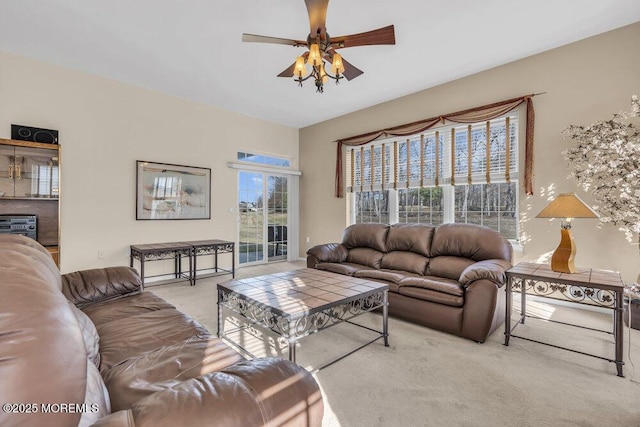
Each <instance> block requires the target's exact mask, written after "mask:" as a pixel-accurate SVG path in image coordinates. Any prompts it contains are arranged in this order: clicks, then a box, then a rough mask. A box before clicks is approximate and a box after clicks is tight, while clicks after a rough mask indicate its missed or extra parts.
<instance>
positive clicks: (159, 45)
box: [0, 0, 640, 128]
mask: <svg viewBox="0 0 640 427" xmlns="http://www.w3.org/2000/svg"><path fill="white" fill-rule="evenodd" d="M637 21H640V0H482V1H480V0H384V1H383V0H349V1H347V0H332V1H331V2H330V3H329V9H328V12H327V31H328V32H329V34H330V35H334V36H338V35H346V34H353V33H359V32H363V31H369V30H373V29H376V28H380V27H383V26H386V25H389V24H394V25H395V30H396V45H395V46H362V47H355V48H349V49H343V50H341V51H340V52H341V53H342V55H343V56H344V57H345V59H347V60H348V61H349V62H351V63H352V64H353V65H355V66H356V67H358V68H360V69H361V70H363V71H364V74H363V75H361V76H360V77H358V78H356V79H354V80H352V81H350V82H347V81H344V80H343V81H342V82H341V83H340V85H339V86H335V85H334V84H333V83H332V82H329V83H327V84H326V85H325V92H324V93H323V94H318V93H315V87H314V85H313V82H311V81H308V82H306V83H305V85H304V87H303V88H299V87H297V84H296V83H295V82H294V81H293V80H292V79H288V78H278V77H276V75H277V74H278V73H280V72H281V71H282V70H284V69H285V68H287V67H288V66H289V65H291V64H292V63H293V62H294V61H295V58H296V56H297V55H300V54H301V53H302V52H303V50H302V48H294V47H291V46H284V45H270V44H263V43H242V42H241V36H242V33H243V32H247V33H252V34H260V35H268V36H274V37H283V38H293V39H302V40H304V39H306V36H307V34H308V33H309V26H308V18H307V10H306V7H305V4H304V1H303V0H189V1H179V0H47V1H43V0H0V50H3V51H7V52H12V53H17V54H20V55H23V56H27V57H31V58H35V59H38V60H42V61H46V62H50V63H54V64H58V65H62V66H64V67H69V68H73V69H77V70H81V71H85V72H88V73H92V74H96V75H99V76H103V77H107V78H111V79H115V80H119V81H122V82H126V83H130V84H133V85H136V86H140V87H144V88H149V89H154V90H157V91H160V92H163V93H167V94H171V95H175V96H178V97H181V98H186V99H191V100H194V101H197V102H202V103H205V104H210V105H215V106H219V107H222V108H224V109H227V110H231V111H235V112H238V113H242V114H245V115H249V116H252V117H257V118H262V119H264V120H268V121H271V122H276V123H281V124H284V125H287V126H291V127H295V128H300V127H305V126H308V125H311V124H314V123H318V122H321V121H324V120H328V119H330V118H333V117H337V116H340V115H343V114H345V113H348V112H351V111H355V110H359V109H361V108H365V107H369V106H372V105H375V104H378V103H381V102H384V101H387V100H390V99H394V98H397V97H399V96H403V95H407V94H410V93H413V92H417V91H419V90H422V89H426V88H429V87H433V86H435V85H438V84H441V83H445V82H448V81H451V80H454V79H457V78H460V77H463V76H466V75H470V74H474V73H477V72H479V71H482V70H486V69H488V68H492V67H495V66H498V65H501V64H505V63H508V62H511V61H514V60H517V59H520V58H524V57H527V56H530V55H532V54H535V53H538V52H542V51H545V50H548V49H552V48H554V47H558V46H561V45H564V44H567V43H571V42H573V41H576V40H580V39H583V38H586V37H589V36H592V35H595V34H599V33H602V32H605V31H608V30H612V29H615V28H618V27H621V26H624V25H627V24H631V23H633V22H637ZM0 66H1V64H0ZM0 84H1V82H0Z"/></svg>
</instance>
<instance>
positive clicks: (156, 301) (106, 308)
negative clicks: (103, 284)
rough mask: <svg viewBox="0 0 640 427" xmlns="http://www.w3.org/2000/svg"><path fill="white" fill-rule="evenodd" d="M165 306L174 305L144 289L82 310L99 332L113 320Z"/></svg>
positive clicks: (162, 308) (164, 307)
mask: <svg viewBox="0 0 640 427" xmlns="http://www.w3.org/2000/svg"><path fill="white" fill-rule="evenodd" d="M167 308H175V306H173V305H172V304H169V303H168V302H167V301H165V300H164V299H162V298H160V297H159V296H157V295H155V294H154V293H152V292H148V291H145V292H142V293H141V294H138V295H132V296H130V297H127V298H123V299H116V300H111V301H108V302H105V303H102V304H94V305H90V306H88V307H85V308H84V309H83V310H82V311H84V312H85V313H86V314H87V316H89V318H90V319H91V320H92V321H93V324H94V325H96V329H97V330H98V333H100V328H101V326H102V325H104V324H106V323H109V322H111V321H113V320H118V319H123V318H126V317H130V316H135V315H137V314H141V313H149V312H152V311H157V310H164V309H167Z"/></svg>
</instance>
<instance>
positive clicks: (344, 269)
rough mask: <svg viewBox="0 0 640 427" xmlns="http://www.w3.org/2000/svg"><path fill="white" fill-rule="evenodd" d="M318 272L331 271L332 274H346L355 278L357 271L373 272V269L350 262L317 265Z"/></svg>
mask: <svg viewBox="0 0 640 427" xmlns="http://www.w3.org/2000/svg"><path fill="white" fill-rule="evenodd" d="M315 268H317V269H318V270H325V271H330V272H332V273H338V274H344V275H346V276H353V274H354V273H355V272H356V271H360V270H371V267H367V266H366V265H362V264H352V263H348V262H341V263H335V262H321V263H319V264H316V267H315Z"/></svg>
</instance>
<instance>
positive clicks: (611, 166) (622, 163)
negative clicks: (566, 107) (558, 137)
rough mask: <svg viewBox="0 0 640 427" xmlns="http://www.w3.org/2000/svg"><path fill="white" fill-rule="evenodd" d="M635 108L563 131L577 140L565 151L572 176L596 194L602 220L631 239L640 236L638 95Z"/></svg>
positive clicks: (633, 106)
mask: <svg viewBox="0 0 640 427" xmlns="http://www.w3.org/2000/svg"><path fill="white" fill-rule="evenodd" d="M631 108H632V111H631V112H628V113H627V112H621V113H618V114H614V115H613V117H612V118H611V119H609V120H601V121H597V122H595V123H592V124H591V125H589V126H575V125H571V126H569V127H568V128H567V129H565V130H564V131H563V134H564V135H565V137H566V138H568V139H571V140H573V141H574V142H575V146H573V147H571V148H569V149H568V150H567V151H565V152H564V155H565V157H566V159H567V160H568V161H569V167H570V174H571V176H573V177H575V178H576V180H577V181H578V183H579V184H580V185H581V186H582V188H583V189H584V190H585V191H587V192H590V193H591V194H592V197H593V200H594V206H593V208H594V209H595V210H596V212H598V214H599V215H600V222H601V223H607V222H608V223H612V224H613V225H615V226H617V227H618V229H619V230H621V231H622V232H624V233H625V236H626V238H627V240H628V241H629V242H633V238H634V236H636V237H638V239H640V129H638V128H637V127H636V126H634V125H633V124H632V123H629V118H631V117H640V100H638V96H637V95H634V96H632V97H631ZM638 243H640V241H639V242H638ZM639 281H640V277H639Z"/></svg>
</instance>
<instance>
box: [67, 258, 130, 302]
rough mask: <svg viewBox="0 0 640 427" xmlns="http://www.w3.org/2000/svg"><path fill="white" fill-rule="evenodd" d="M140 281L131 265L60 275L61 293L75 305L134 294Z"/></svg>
mask: <svg viewBox="0 0 640 427" xmlns="http://www.w3.org/2000/svg"><path fill="white" fill-rule="evenodd" d="M141 285H142V281H141V280H140V276H139V275H138V272H137V271H136V270H135V269H133V268H131V267H107V268H96V269H93V270H83V271H76V272H73V273H67V274H64V275H62V293H63V294H64V295H65V296H66V297H67V299H68V300H69V301H71V302H72V303H74V304H75V305H76V306H77V307H79V308H83V307H86V306H88V305H91V304H95V303H98V302H103V301H107V300H111V299H116V298H120V297H123V296H126V295H135V294H138V293H140V292H141Z"/></svg>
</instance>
